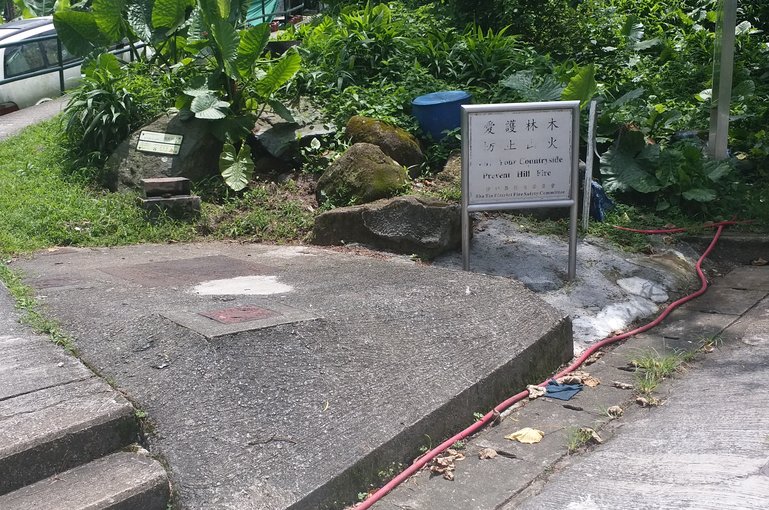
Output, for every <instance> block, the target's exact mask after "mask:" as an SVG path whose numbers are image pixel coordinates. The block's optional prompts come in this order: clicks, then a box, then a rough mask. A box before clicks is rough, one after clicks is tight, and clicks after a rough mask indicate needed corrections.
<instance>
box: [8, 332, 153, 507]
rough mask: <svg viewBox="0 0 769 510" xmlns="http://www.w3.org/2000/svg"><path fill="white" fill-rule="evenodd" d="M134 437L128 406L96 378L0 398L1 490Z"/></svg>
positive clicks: (58, 470)
mask: <svg viewBox="0 0 769 510" xmlns="http://www.w3.org/2000/svg"><path fill="white" fill-rule="evenodd" d="M51 347H55V346H51ZM62 369H65V367H62ZM79 372H80V371H79V370H78V373H79ZM6 375H9V374H8V373H7V372H6ZM1 379H2V378H0V383H2V380H1ZM54 384H55V383H54ZM137 437H138V427H137V424H136V420H135V418H134V409H133V407H132V406H131V404H130V403H129V402H128V401H127V400H126V399H125V398H123V397H122V396H121V395H120V394H119V393H118V392H116V391H115V390H114V389H112V388H111V387H110V386H109V385H108V384H106V383H105V382H104V381H102V380H101V379H99V378H97V377H94V376H92V377H90V378H87V379H80V380H74V381H72V382H64V383H60V384H55V385H51V386H48V387H45V386H42V387H39V389H32V390H31V391H27V392H22V393H15V394H12V396H9V397H7V398H4V399H0V494H6V493H8V492H11V491H14V490H16V489H19V488H20V487H23V486H25V485H29V484H31V483H35V482H37V481H39V480H41V479H43V478H46V477H49V476H52V475H54V474H56V473H61V472H64V471H66V470H68V469H72V468H73V467H75V466H78V465H81V464H84V463H87V462H90V461H92V460H94V459H97V458H99V457H102V456H104V455H107V454H110V453H112V452H114V451H117V450H120V449H121V448H124V447H125V446H128V445H130V444H132V443H134V442H135V441H136V438H137ZM0 508H3V509H5V508H7V507H6V506H4V505H2V504H0ZM59 508H63V507H59Z"/></svg>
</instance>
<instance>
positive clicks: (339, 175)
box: [316, 143, 408, 205]
mask: <svg viewBox="0 0 769 510" xmlns="http://www.w3.org/2000/svg"><path fill="white" fill-rule="evenodd" d="M407 183H408V175H407V174H406V169H405V168H403V167H402V166H401V165H399V164H398V163H396V162H395V161H393V160H392V159H391V158H390V157H389V156H387V155H386V154H385V153H384V152H382V150H381V149H380V148H379V147H377V146H376V145H372V144H370V143H356V144H354V145H353V146H352V147H350V148H349V149H347V152H345V153H344V154H343V155H342V156H341V157H340V158H339V159H337V160H336V161H334V162H333V163H332V164H331V165H330V166H329V167H328V169H327V170H326V171H325V172H323V175H321V176H320V179H318V185H317V189H316V195H317V198H318V203H321V204H322V203H324V202H326V201H327V200H331V202H332V203H334V204H337V205H356V204H365V203H367V202H373V201H374V200H377V199H380V198H387V197H391V196H393V195H395V194H397V193H398V192H399V191H400V190H402V189H403V188H404V187H405V186H406V184H407Z"/></svg>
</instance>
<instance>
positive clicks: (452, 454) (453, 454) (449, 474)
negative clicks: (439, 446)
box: [429, 448, 465, 481]
mask: <svg viewBox="0 0 769 510" xmlns="http://www.w3.org/2000/svg"><path fill="white" fill-rule="evenodd" d="M464 458H465V455H464V454H463V453H460V452H458V451H456V450H454V449H453V448H449V449H448V450H446V451H445V452H443V453H442V454H440V455H438V456H437V457H435V458H434V459H433V460H432V462H430V466H429V469H430V471H431V472H432V473H435V474H439V475H443V478H445V479H446V480H448V481H452V480H454V469H456V465H455V464H454V463H455V462H456V461H458V460H462V459H464Z"/></svg>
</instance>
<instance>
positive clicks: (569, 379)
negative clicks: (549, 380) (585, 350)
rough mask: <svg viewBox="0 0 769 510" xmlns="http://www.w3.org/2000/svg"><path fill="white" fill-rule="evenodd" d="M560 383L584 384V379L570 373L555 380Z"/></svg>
mask: <svg viewBox="0 0 769 510" xmlns="http://www.w3.org/2000/svg"><path fill="white" fill-rule="evenodd" d="M555 382H557V383H558V384H582V379H581V378H580V377H579V376H576V375H573V374H569V375H565V376H563V377H559V378H558V379H556V380H555Z"/></svg>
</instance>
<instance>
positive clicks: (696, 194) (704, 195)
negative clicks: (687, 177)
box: [681, 188, 716, 202]
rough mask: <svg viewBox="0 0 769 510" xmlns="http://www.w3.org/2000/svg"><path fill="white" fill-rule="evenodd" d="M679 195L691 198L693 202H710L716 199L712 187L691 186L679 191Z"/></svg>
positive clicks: (687, 198)
mask: <svg viewBox="0 0 769 510" xmlns="http://www.w3.org/2000/svg"><path fill="white" fill-rule="evenodd" d="M681 196H682V197H684V198H685V199H686V200H693V201H695V202H712V201H713V200H715V199H716V192H715V191H713V190H712V189H705V188H693V189H690V190H688V191H684V192H683V193H681Z"/></svg>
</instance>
